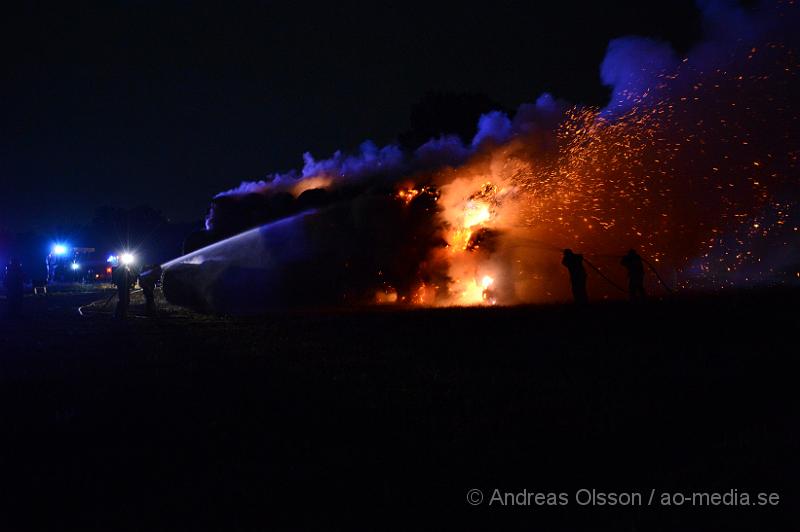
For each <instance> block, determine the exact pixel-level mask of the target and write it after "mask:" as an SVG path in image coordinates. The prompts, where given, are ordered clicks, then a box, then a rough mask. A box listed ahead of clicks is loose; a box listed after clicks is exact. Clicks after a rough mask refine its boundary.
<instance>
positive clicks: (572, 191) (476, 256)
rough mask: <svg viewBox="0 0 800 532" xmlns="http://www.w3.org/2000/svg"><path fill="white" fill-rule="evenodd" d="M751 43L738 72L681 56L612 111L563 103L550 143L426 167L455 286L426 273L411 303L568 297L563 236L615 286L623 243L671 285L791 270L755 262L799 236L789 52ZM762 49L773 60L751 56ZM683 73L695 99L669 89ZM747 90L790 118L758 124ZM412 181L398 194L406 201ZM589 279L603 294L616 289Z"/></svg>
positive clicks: (523, 143)
mask: <svg viewBox="0 0 800 532" xmlns="http://www.w3.org/2000/svg"><path fill="white" fill-rule="evenodd" d="M746 53H747V59H746V60H745V61H744V66H743V68H742V73H739V72H732V71H727V70H722V69H717V70H715V71H714V72H708V73H705V72H700V73H698V72H695V71H693V66H692V65H691V64H689V63H687V62H686V61H684V62H683V63H682V64H681V66H680V67H679V68H678V69H677V70H676V71H675V72H668V73H663V74H662V76H661V79H662V81H663V82H662V83H660V84H659V85H658V86H656V87H653V88H652V89H650V90H648V91H645V93H644V94H642V95H639V96H635V97H632V99H633V101H632V102H629V103H630V105H629V107H628V108H627V109H626V110H625V111H623V112H620V113H613V112H609V111H608V110H605V111H603V110H600V109H597V108H590V107H572V108H569V109H567V110H566V111H565V112H564V113H563V116H562V120H561V123H560V125H559V126H558V127H557V129H556V131H555V138H554V139H553V141H554V142H555V144H556V149H555V150H547V149H544V148H542V147H541V145H542V144H545V143H547V142H549V141H550V139H547V138H543V136H542V135H541V134H532V135H529V136H519V137H516V138H513V139H511V140H510V141H507V142H504V143H499V144H494V145H491V146H489V147H488V148H486V149H485V150H483V151H481V152H480V153H478V154H477V155H476V156H474V157H473V158H472V160H470V161H469V162H468V163H467V164H465V165H463V166H461V167H459V168H455V169H453V168H447V169H445V170H442V171H440V172H439V173H437V174H435V175H433V176H425V178H426V179H427V182H428V184H429V185H430V184H433V185H434V186H437V187H439V188H440V190H441V197H440V198H438V204H439V206H440V209H441V217H442V218H443V219H444V220H445V227H446V231H445V233H446V234H445V236H444V238H445V240H446V242H447V246H446V248H445V249H440V250H435V251H434V254H438V255H441V256H442V258H443V259H444V260H447V262H448V264H449V276H450V285H449V287H448V290H447V291H446V292H445V294H444V295H442V292H441V291H439V292H438V297H437V296H435V294H434V292H433V291H429V290H426V287H425V285H424V284H422V283H421V284H420V290H421V293H424V294H425V297H417V298H414V301H415V302H417V303H421V304H445V305H452V304H456V305H475V304H479V305H480V304H493V303H495V302H499V303H514V302H521V301H544V300H548V299H551V298H554V297H555V298H557V297H558V296H559V295H560V296H563V295H564V291H563V285H565V284H566V283H564V280H563V276H564V274H563V272H559V270H558V267H559V266H558V261H559V259H560V256H559V251H560V250H561V249H562V248H566V247H570V248H573V249H576V250H578V251H580V252H582V253H584V254H585V255H586V257H587V260H590V261H592V262H593V263H597V264H598V268H599V269H600V270H601V271H602V272H603V273H604V276H610V277H612V278H616V279H617V281H618V283H614V284H624V271H622V270H621V268H620V267H619V264H618V263H619V258H620V257H621V255H622V254H624V252H625V251H626V250H627V249H629V248H636V249H637V250H639V251H640V253H641V254H642V255H643V256H644V257H645V259H647V260H648V262H649V263H650V264H653V265H655V266H656V267H657V268H658V270H659V273H660V274H661V275H662V276H663V277H665V278H667V279H668V280H669V281H670V283H671V284H673V286H674V287H676V288H680V287H691V286H705V287H716V288H719V287H724V286H732V285H734V284H735V283H736V282H737V281H738V280H744V281H750V280H758V279H759V278H763V279H767V278H769V277H773V278H775V277H776V276H780V275H782V274H785V275H786V276H789V277H795V276H797V275H798V274H797V272H793V271H788V272H783V273H781V272H778V271H776V270H775V269H774V268H770V267H768V268H760V267H758V266H759V264H760V263H761V261H762V260H765V257H764V255H765V254H766V253H771V254H773V255H774V254H775V253H776V252H777V253H779V254H780V253H782V252H781V248H784V249H785V250H786V251H785V253H786V254H788V253H789V250H790V249H791V248H792V246H793V243H795V242H796V241H797V231H798V228H797V227H795V226H792V227H789V226H790V225H791V223H792V222H791V221H792V220H794V221H795V222H794V223H796V220H797V184H798V180H797V174H796V171H797V159H798V154H800V150H798V149H797V147H796V146H795V147H794V148H792V146H791V143H790V142H786V141H787V140H789V138H788V136H789V135H791V134H792V133H794V132H796V128H797V121H798V116H797V115H796V114H793V113H795V112H796V110H795V109H794V108H793V105H792V102H790V101H789V95H788V94H781V93H779V92H775V87H782V86H784V84H788V83H789V81H793V78H794V77H795V76H796V72H797V60H796V58H795V57H794V55H793V53H792V52H791V51H790V50H787V49H785V48H784V47H783V46H781V45H780V44H777V43H771V44H770V45H769V46H768V47H767V48H766V50H763V51H762V50H758V49H756V48H751V49H748V50H747V51H746ZM757 54H768V55H769V58H768V59H766V60H763V61H761V62H759V63H758V65H760V66H754V65H751V64H748V61H752V60H753V58H754V56H756V55H757ZM776 62H778V63H782V64H784V65H785V68H784V69H783V73H782V74H783V76H785V77H786V78H787V80H785V82H784V81H780V82H779V81H777V80H775V79H774V76H773V78H770V76H769V75H767V74H766V73H764V72H761V71H759V69H760V68H766V67H770V68H771V67H772V66H774V63H776ZM681 76H686V77H689V78H691V79H692V80H697V79H700V80H702V81H695V82H694V84H693V86H692V87H691V93H692V96H691V97H684V96H680V97H678V98H674V97H672V95H671V93H670V89H671V87H673V86H674V83H675V82H676V81H675V80H678V79H680V77H681ZM743 91H745V92H749V93H757V92H758V91H763V93H762V94H763V96H762V97H763V98H766V99H768V100H769V101H770V102H771V106H770V108H769V113H770V114H769V115H768V116H770V119H774V118H775V117H777V118H778V122H780V123H786V124H791V127H792V128H794V129H793V130H791V132H784V131H780V129H779V127H777V125H773V124H769V125H770V127H767V126H766V124H767V122H766V120H767V119H766V116H765V115H764V111H762V110H757V109H756V106H757V103H751V104H749V105H748V104H747V102H746V101H745V102H744V103H739V102H740V101H741V93H742V92H743ZM726 100H727V101H726ZM720 109H725V110H726V114H725V115H722V116H720V114H719V113H720ZM784 135H785V136H784ZM781 136H784V137H783V138H781ZM782 150H783V151H782ZM414 190H416V189H409V190H405V191H402V190H401V191H399V192H398V198H400V199H401V200H403V201H405V202H406V204H410V203H411V202H413V201H414V200H415V198H416V197H417V196H416V194H415V192H413V191H414ZM556 272H559V273H561V280H560V281H558V280H557V279H558V278H557V277H556V276H555V275H554V273H556ZM539 281H541V282H539ZM594 281H595V285H597V290H596V292H597V293H599V294H602V296H603V297H612V296H613V295H614V294H615V293H616V291H617V290H616V287H614V286H613V285H612V284H609V283H606V282H604V281H603V280H602V279H600V278H598V279H594ZM559 282H560V283H561V285H562V286H561V287H559V286H558V283H559ZM612 282H613V281H612ZM654 287H655V285H654Z"/></svg>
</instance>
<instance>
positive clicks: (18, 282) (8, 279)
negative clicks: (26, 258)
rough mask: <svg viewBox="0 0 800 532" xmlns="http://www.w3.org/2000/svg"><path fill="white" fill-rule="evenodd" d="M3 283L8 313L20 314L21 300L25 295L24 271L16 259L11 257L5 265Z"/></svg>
mask: <svg viewBox="0 0 800 532" xmlns="http://www.w3.org/2000/svg"><path fill="white" fill-rule="evenodd" d="M3 285H4V287H5V289H6V301H7V303H8V315H9V316H20V315H21V314H22V300H23V297H24V295H25V272H23V270H22V264H21V263H20V262H19V261H18V260H17V259H11V260H10V261H8V265H7V266H6V271H5V276H4V277H3Z"/></svg>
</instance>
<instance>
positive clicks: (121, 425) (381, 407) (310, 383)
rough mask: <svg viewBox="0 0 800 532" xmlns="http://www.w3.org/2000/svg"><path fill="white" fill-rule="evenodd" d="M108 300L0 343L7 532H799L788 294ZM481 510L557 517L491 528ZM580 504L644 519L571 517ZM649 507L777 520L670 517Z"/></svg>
mask: <svg viewBox="0 0 800 532" xmlns="http://www.w3.org/2000/svg"><path fill="white" fill-rule="evenodd" d="M106 296H107V294H98V293H96V292H95V293H71V294H55V295H51V296H48V297H47V298H39V299H33V298H29V299H26V302H25V303H26V314H27V316H26V318H25V319H22V320H16V321H9V320H7V319H5V318H4V319H3V321H0V350H1V351H0V352H1V353H2V355H0V421H2V429H3V431H2V436H1V437H0V450H1V452H0V469H1V473H2V480H0V482H1V483H2V484H0V530H2V531H15V530H103V531H114V530H156V529H157V530H207V529H213V530H280V529H309V528H312V529H345V530H383V529H401V530H419V529H426V530H442V529H458V530H499V529H509V528H514V529H520V530H616V531H640V530H644V531H647V530H682V531H688V530H706V531H708V530H787V531H788V530H792V531H796V530H800V528H798V520H797V519H796V516H797V514H798V502H800V500H799V499H798V494H799V493H800V490H798V485H797V484H798V475H797V473H798V468H797V461H798V460H797V454H798V450H799V446H798V432H799V430H798V421H800V420H799V419H798V402H799V401H798V386H797V384H798V378H799V374H798V369H800V364H798V362H797V354H798V349H797V335H798V331H800V319H799V317H800V314H799V313H798V303H800V295H799V294H798V293H797V292H789V291H786V292H766V293H741V294H730V295H724V296H716V297H706V298H698V299H691V300H676V301H662V302H652V303H650V304H647V305H642V306H629V305H627V304H621V303H609V304H600V305H596V306H591V307H589V308H586V309H574V308H570V307H519V308H491V309H445V310H425V311H419V310H417V311H396V310H394V311H390V310H385V309H378V310H363V311H362V310H353V311H347V312H322V311H320V312H307V313H299V312H291V313H286V314H274V315H270V316H266V317H263V318H259V319H239V320H232V319H223V318H209V317H200V316H196V315H193V314H190V313H187V312H179V311H177V310H176V309H163V314H162V316H161V318H159V319H158V320H148V319H144V318H139V317H132V318H130V319H129V320H128V321H127V322H126V323H115V322H114V321H113V320H112V319H111V318H110V317H109V316H108V314H107V313H105V311H103V312H96V311H97V310H98V309H97V308H94V310H95V312H92V311H91V310H92V309H89V310H90V311H87V313H86V314H87V316H85V317H81V316H79V315H78V313H77V307H78V306H79V305H83V304H86V303H88V302H89V301H92V300H96V299H98V298H99V297H106ZM101 310H102V309H101ZM105 310H110V308H109V309H105ZM473 488H480V489H481V490H483V492H484V496H485V499H484V502H483V503H482V504H480V505H478V506H475V507H473V506H470V505H469V504H468V503H467V492H468V491H469V490H470V489H473ZM495 488H498V489H500V490H501V491H508V492H515V493H516V492H519V491H521V490H524V489H527V490H529V491H535V492H565V493H567V494H568V495H569V499H570V500H569V504H568V505H567V506H564V507H560V508H559V507H532V506H530V507H509V506H506V507H502V506H500V505H499V504H492V505H491V506H489V499H490V497H491V495H492V491H493V490H494V489H495ZM581 488H587V489H592V488H595V489H597V490H599V491H605V492H609V491H616V492H621V491H625V492H641V493H643V494H644V495H643V497H644V504H643V505H642V506H635V507H609V506H605V507H591V506H585V507H583V506H579V505H577V504H576V502H575V499H574V496H575V492H576V491H577V490H578V489H581ZM651 489H655V490H657V491H656V493H657V495H656V499H658V497H659V495H658V494H660V493H661V492H662V491H668V492H677V491H680V492H683V493H687V494H689V493H690V492H692V491H699V492H729V491H730V490H732V489H736V490H738V492H739V493H742V492H749V493H750V494H751V495H750V497H751V501H755V498H756V495H755V494H756V493H758V492H765V493H773V492H775V493H778V494H779V497H780V502H779V503H778V504H777V505H776V506H772V505H770V506H765V507H759V506H737V507H725V506H716V507H710V508H709V507H690V506H687V505H684V506H683V507H681V508H665V507H661V506H659V505H658V502H657V500H656V503H654V504H653V506H647V501H648V497H649V495H650V493H651V492H650V490H651Z"/></svg>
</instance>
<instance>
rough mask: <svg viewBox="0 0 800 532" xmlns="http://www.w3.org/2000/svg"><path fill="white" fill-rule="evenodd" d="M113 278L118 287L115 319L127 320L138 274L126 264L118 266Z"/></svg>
mask: <svg viewBox="0 0 800 532" xmlns="http://www.w3.org/2000/svg"><path fill="white" fill-rule="evenodd" d="M111 276H112V280H113V281H114V284H116V285H117V308H116V309H115V311H114V317H115V318H117V319H125V318H126V317H127V316H128V307H129V306H130V304H131V288H133V285H134V284H135V283H136V274H135V273H134V272H133V271H132V270H131V267H130V266H129V265H127V264H125V265H119V266H117V267H116V268H115V269H114V272H113V273H112V274H111Z"/></svg>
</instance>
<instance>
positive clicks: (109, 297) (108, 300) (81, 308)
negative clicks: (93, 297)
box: [78, 288, 142, 316]
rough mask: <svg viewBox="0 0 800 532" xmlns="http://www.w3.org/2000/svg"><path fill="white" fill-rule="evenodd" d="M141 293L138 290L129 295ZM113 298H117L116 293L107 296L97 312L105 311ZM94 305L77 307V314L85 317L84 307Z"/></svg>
mask: <svg viewBox="0 0 800 532" xmlns="http://www.w3.org/2000/svg"><path fill="white" fill-rule="evenodd" d="M141 291H142V289H141V288H139V289H137V290H132V291H131V294H138V293H139V292H141ZM115 297H117V292H116V291H114V293H113V294H111V295H110V296H108V298H107V299H106V300H105V301H104V302H103V305H102V306H101V307H100V308H99V309H98V312H99V311H101V310H105V308H106V307H107V306H108V304H109V303H111V300H112V299H114V298H115ZM94 303H96V302H92V303H89V304H88V305H82V306H80V307H78V314H80V315H81V316H85V314H84V313H83V309H85V308H86V307H90V306H92V305H94Z"/></svg>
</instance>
